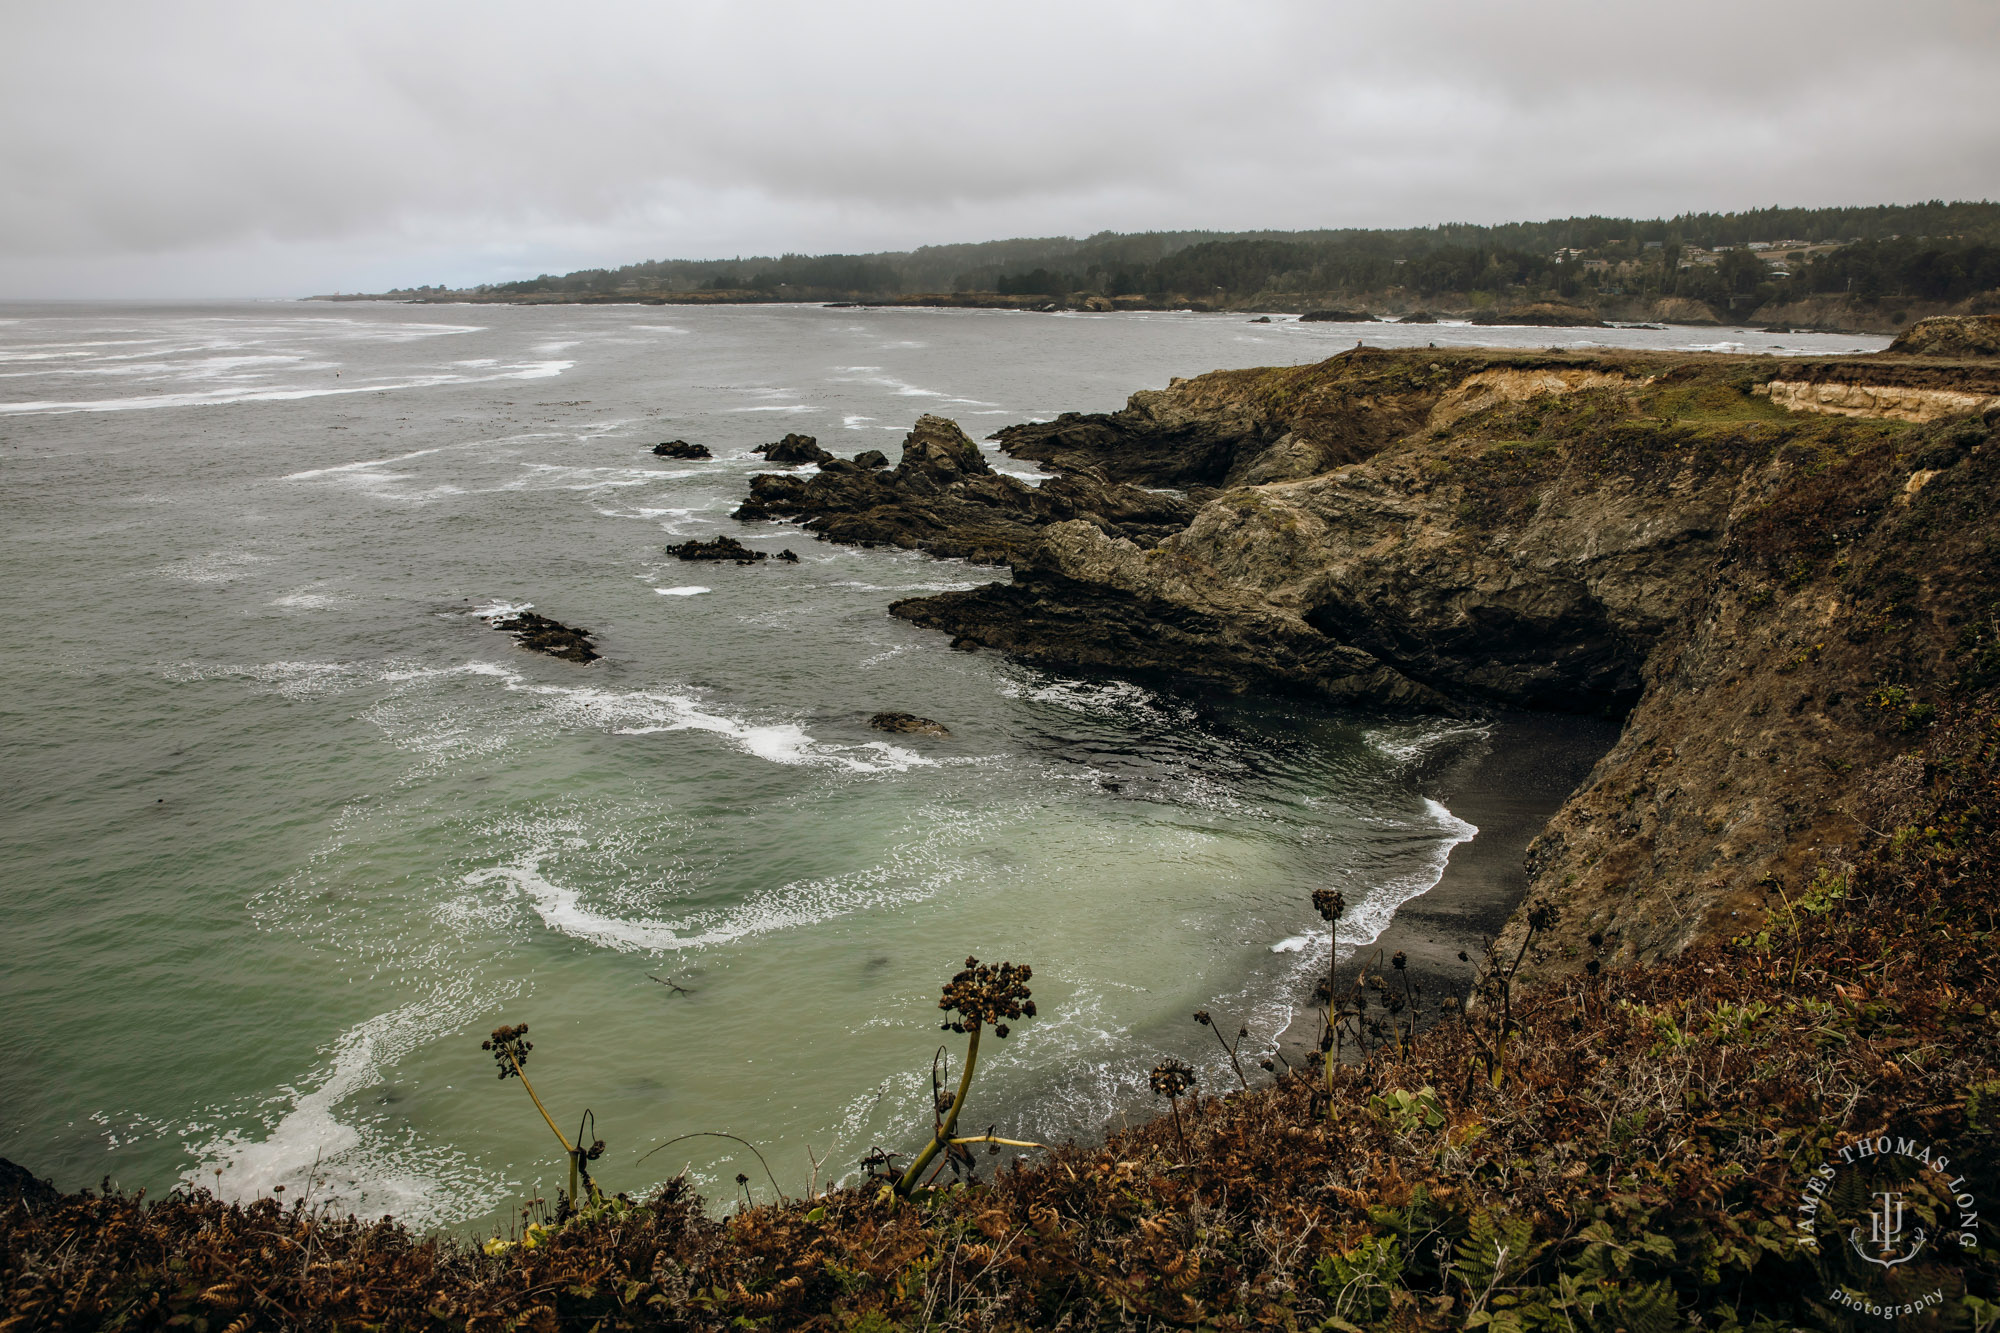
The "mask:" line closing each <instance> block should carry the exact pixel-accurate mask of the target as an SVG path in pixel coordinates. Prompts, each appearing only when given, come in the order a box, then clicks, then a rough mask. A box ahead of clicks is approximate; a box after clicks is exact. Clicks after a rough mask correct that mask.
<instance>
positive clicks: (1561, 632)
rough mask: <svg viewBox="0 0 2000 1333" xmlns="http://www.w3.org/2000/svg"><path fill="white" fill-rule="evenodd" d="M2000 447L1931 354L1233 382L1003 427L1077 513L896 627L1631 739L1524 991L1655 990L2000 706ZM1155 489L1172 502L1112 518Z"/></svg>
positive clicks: (1561, 848)
mask: <svg viewBox="0 0 2000 1333" xmlns="http://www.w3.org/2000/svg"><path fill="white" fill-rule="evenodd" d="M1996 426H2000V367H1996V366H1995V365H1994V364H1993V363H1992V362H1991V361H1977V360H1962V361H1954V360H1949V359H1941V358H1939V357H1937V356H1934V355H1933V356H1926V357H1913V356H1902V355H1893V356H1892V355H1887V354H1884V355H1879V356H1872V357H1852V358H1838V359H1832V360H1819V361H1799V360H1783V361H1780V360H1776V359H1773V358H1763V357H1731V356H1717V355H1712V354H1685V355H1673V354H1614V353H1604V354H1571V353H1551V354H1530V355H1522V354H1518V353H1501V352H1484V351H1472V352H1467V351H1462V350H1460V351H1450V352H1447V351H1442V350H1410V351H1376V350H1369V349H1357V350H1355V351H1352V352H1349V353H1343V354H1342V355H1341V356H1338V357H1335V358H1333V359H1331V360H1329V361H1326V362H1322V363H1320V364H1318V365H1313V366H1306V367H1300V368H1296V369H1279V370H1251V371H1228V372H1218V373H1215V374H1212V375H1204V376H1200V377H1197V378H1194V379H1190V380H1185V381H1178V382H1176V383H1175V384H1174V385H1172V386H1171V387H1169V388H1168V389H1166V390H1162V391H1149V392H1146V393H1141V394H1136V395H1134V396H1133V399H1132V401H1131V403H1130V404H1129V405H1128V406H1127V407H1126V408H1125V409H1124V410H1123V411H1121V412H1116V413H1108V414H1098V415H1092V416H1074V415H1073V416H1065V417H1063V418H1060V419H1059V420H1057V421H1055V422H1048V423H1038V424H1034V425H1029V426H1022V427H1014V428H1010V429H1009V430H1008V431H1005V432H1003V433H1002V436H1001V439H1002V441H1003V444H1002V447H1003V448H1004V449H1005V450H1006V451H1007V452H1008V453H1010V454H1012V455H1014V456H1016V457H1019V458H1025V459H1033V460H1037V461H1039V462H1041V463H1042V464H1043V465H1044V466H1045V467H1048V468H1051V469H1054V470H1058V471H1060V472H1062V473H1064V474H1065V476H1064V478H1063V479H1061V480H1060V481H1051V482H1050V483H1048V485H1049V486H1051V487H1056V488H1057V489H1058V491H1060V490H1061V486H1062V485H1063V484H1067V483H1069V482H1071V481H1074V480H1075V479H1083V480H1084V481H1087V482H1088V486H1087V487H1086V488H1085V489H1084V490H1082V491H1073V492H1072V493H1071V494H1072V497H1073V498H1072V499H1071V500H1067V501H1065V502H1064V503H1063V504H1061V505H1054V504H1040V505H1039V506H1034V507H1033V509H1034V512H1027V511H1023V513H1022V516H1021V525H1022V526H1023V527H1025V528H1027V529H1030V531H1029V533H1028V538H1027V540H1021V539H1020V538H1021V533H1020V531H1018V530H1017V531H1015V532H1011V533H1010V534H1009V535H1010V537H1011V538H1013V540H1010V541H1008V542H1007V543H1006V548H1005V554H1006V557H1007V560H1008V563H1009V564H1010V566H1011V568H1012V572H1013V578H1012V581H1011V582H1008V583H998V584H990V585H987V586H985V587H982V588H978V589H973V590H971V591H967V592H957V593H947V594H943V595H939V596H933V597H924V598H917V599H911V600H908V601H904V602H899V603H897V604H896V605H895V606H894V607H892V608H891V609H892V611H893V613H894V614H896V615H898V616H901V617H903V618H906V619H909V620H911V621H914V622H916V623H918V624H921V625H926V626H930V627H933V628H936V629H939V630H941V631H944V632H946V633H949V634H951V635H953V636H954V639H955V641H956V642H957V643H958V644H959V645H960V646H963V647H989V648H993V649H997V650H1001V651H1005V652H1008V653H1012V654H1016V655H1019V656H1021V657H1023V658H1026V659H1028V660H1031V661H1035V662H1038V663H1043V664H1047V665H1051V666H1083V667H1096V668H1104V669H1113V670H1118V671H1127V672H1154V673H1160V674H1163V675H1168V676H1173V677H1178V678H1182V679H1185V680H1189V681H1192V682H1196V683H1199V684H1204V685H1209V686H1219V687H1223V688H1228V689H1239V690H1240V689H1258V690H1282V691H1297V692H1300V693H1304V694H1308V695H1311V696H1315V697H1318V698H1321V699H1325V700H1328V701H1331V702H1337V703H1345V704H1353V705H1362V706H1371V707H1387V708H1404V709H1424V710H1432V711H1477V710H1478V709H1480V708H1482V707H1489V706H1492V705H1496V704H1497V705H1504V706H1509V707H1516V708H1529V709H1551V710H1562V711H1576V712H1593V713H1602V714H1606V715H1610V716H1616V717H1620V718H1622V719H1623V721H1624V726H1623V731H1622V734H1621V736H1620V739H1619V740H1618V742H1617V744H1616V745H1615V746H1614V748H1613V749H1612V750H1611V752H1610V753H1609V754H1607V755H1606V756H1605V757H1604V758H1603V760H1602V761H1601V762H1599V763H1598V765H1597V766H1596V768H1595V769H1594V771H1593V772H1592V773H1591V775H1590V777H1589V779H1588V780H1587V781H1586V782H1585V783H1584V785H1583V786H1582V787H1580V788H1579V789H1578V790H1577V791H1576V792H1575V793H1574V794H1573V795H1572V796H1571V798H1570V799H1569V801H1568V802H1567V803H1566V804H1565V805H1564V807H1563V809H1562V810H1561V812H1560V813H1559V814H1558V815H1557V816H1556V817H1555V818H1554V819H1553V820H1552V821H1550V823H1549V825H1548V827H1547V828H1546V829H1545V830H1544V831H1543V833H1542V834H1541V836H1540V837H1539V838H1538V839H1537V840H1536V841H1535V843H1534V844H1533V845H1532V847H1531V848H1530V852H1529V858H1528V871H1529V877H1530V888H1529V898H1530V900H1547V901H1550V902H1552V903H1554V904H1555V905H1556V906H1557V908H1558V911H1559V921H1558V924H1557V925H1556V926H1555V927H1554V928H1553V929H1552V930H1549V931H1545V932H1543V933H1542V934H1541V935H1540V936H1538V940H1537V948H1536V952H1535V954H1534V955H1531V959H1532V964H1531V965H1536V966H1539V967H1541V968H1543V969H1544V970H1547V971H1551V972H1553V971H1558V970H1566V969H1569V968H1575V967H1581V966H1582V965H1583V964H1584V963H1585V962H1586V961H1589V960H1591V959H1598V960H1601V961H1602V962H1604V963H1606V964H1614V963H1624V962H1631V961H1635V960H1645V959H1653V958H1658V957H1662V956H1665V955H1669V954H1673V953H1676V952H1678V951H1680V950H1682V949H1684V948H1685V947H1687V946H1688V945H1690V944H1692V943H1694V942H1696V941H1699V940H1704V939H1712V938H1716V937H1726V936H1729V935H1732V934H1736V933H1741V932H1743V931H1746V930H1750V929H1752V928H1753V927H1754V926H1755V925H1756V924H1757V923H1758V922H1760V921H1761V920H1762V919H1763V918H1764V916H1765V914H1767V913H1769V912H1772V911H1774V910H1783V905H1784V903H1785V902H1786V901H1788V897H1787V895H1789V896H1790V897H1796V896H1797V894H1798V893H1799V892H1800V891H1801V890H1802V889H1803V888H1804V886H1805V885H1806V884H1807V883H1808V882H1809V881H1810V880H1811V879H1812V878H1813V876H1814V875H1815V874H1817V873H1819V872H1820V871H1821V870H1822V869H1828V868H1831V869H1838V867H1839V866H1840V865H1842V864H1844V863H1845V862H1846V860H1848V859H1849V858H1851V857H1852V856H1854V855H1855V854H1856V853H1857V849H1858V848H1860V847H1861V846H1862V845H1863V844H1864V843H1865V842H1866V840H1867V839H1868V837H1869V836H1870V829H1871V828H1876V827H1887V825H1885V824H1882V823H1879V822H1875V821H1877V820H1879V818H1880V816H1879V815H1878V814H1877V813H1876V811H1877V807H1879V806H1880V805H1881V804H1882V803H1883V802H1884V801H1890V802H1893V800H1894V799H1895V798H1894V793H1895V792H1896V791H1897V790H1899V789H1900V788H1902V787H1907V786H1908V785H1909V784H1910V782H1911V781H1912V780H1913V779H1912V777H1911V775H1910V773H1909V772H1908V771H1907V768H1908V764H1909V762H1910V761H1909V760H1908V758H1907V756H1908V755H1909V753H1910V752H1911V751H1912V749H1913V747H1915V746H1916V745H1917V744H1918V743H1919V742H1920V741H1921V740H1922V738H1923V734H1924V732H1925V730H1926V728H1927V727H1928V725H1929V720H1930V719H1931V718H1932V717H1934V716H1935V709H1936V705H1937V702H1938V700H1939V698H1940V696H1941V695H1942V694H1943V693H1944V692H1946V691H1948V690H1950V689H1952V688H1954V687H1955V686H1959V685H1971V686H1975V687H1976V686H1979V685H1982V684H1990V683H1991V682H1992V680H1993V679H1994V678H2000V524H1996V515H1995V507H1996V500H1995V497H1996V496H2000V445H1997V444H1996V443H1995V441H1994V435H1995V431H1996ZM937 428H938V427H937V426H936V425H935V424H933V425H932V426H930V427H929V428H928V430H927V431H926V432H924V434H926V435H929V434H934V433H935V432H936V430H937ZM914 438H916V437H913V439H914ZM919 443H920V444H921V441H919ZM911 470H912V471H913V472H914V471H915V470H916V469H915V468H914V465H913V466H912V468H911ZM934 482H935V479H926V480H923V481H921V482H919V483H918V484H920V485H921V486H923V487H926V488H930V489H929V490H927V491H926V495H927V497H928V498H927V501H926V502H927V503H928V504H930V505H931V506H932V508H933V510H935V508H936V497H935V495H932V494H930V490H935V489H937V487H936V486H935V484H934ZM869 484H871V485H873V484H876V483H873V482H871V483H869ZM954 484H956V485H959V486H961V487H963V486H971V487H973V488H975V489H977V488H979V487H985V488H987V489H993V488H992V485H991V482H990V480H986V479H984V478H980V477H969V478H967V479H964V480H962V481H959V482H957V483H952V482H946V483H944V484H943V487H942V489H944V490H945V491H949V490H950V488H951V486H952V485H954ZM1133 487H1152V488H1175V489H1177V490H1178V491H1179V494H1177V495H1163V496H1160V497H1159V503H1158V504H1157V505H1155V506H1154V507H1153V508H1152V510H1151V511H1150V512H1149V513H1148V514H1147V515H1146V517H1147V519H1148V520H1150V521H1149V522H1147V523H1145V524H1144V525H1142V529H1135V530H1127V529H1125V528H1123V527H1121V525H1120V524H1119V523H1118V522H1116V521H1114V520H1112V519H1110V518H1107V517H1106V516H1105V515H1104V514H1102V513H1100V512H1097V511H1096V510H1095V509H1093V508H1092V505H1093V504H1096V505H1097V506H1098V508H1105V507H1109V506H1108V501H1107V500H1106V495H1107V493H1108V492H1111V493H1117V494H1119V495H1123V496H1125V497H1127V498H1129V497H1130V496H1131V494H1132V491H1131V490H1130V489H1129V488H1133ZM1144 493H1147V494H1150V493H1151V492H1144ZM874 498H875V499H876V500H877V501H879V502H880V504H881V505H886V506H887V507H888V509H887V511H885V512H893V511H894V509H895V506H896V504H897V501H896V498H895V496H894V495H893V494H889V493H884V494H881V495H876V496H875V497H874ZM977 498H978V497H971V499H973V500H975V501H976V500H977ZM989 512H990V511H989ZM908 544H913V545H922V546H925V547H926V549H929V544H928V543H926V542H923V541H909V542H908ZM940 549H943V550H947V551H949V550H952V549H953V544H952V543H951V542H949V541H947V542H944V543H942V544H941V547H940ZM957 549H959V550H963V549H964V548H963V546H962V545H960V546H958V548H957ZM1511 929H1518V923H1517V925H1516V926H1515V927H1513V928H1511Z"/></svg>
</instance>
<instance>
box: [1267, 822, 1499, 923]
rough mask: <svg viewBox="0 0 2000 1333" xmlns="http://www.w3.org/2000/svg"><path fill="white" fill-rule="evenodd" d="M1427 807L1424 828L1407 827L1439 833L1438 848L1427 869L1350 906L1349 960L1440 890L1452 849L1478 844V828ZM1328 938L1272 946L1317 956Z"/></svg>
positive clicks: (1390, 883) (1402, 877)
mask: <svg viewBox="0 0 2000 1333" xmlns="http://www.w3.org/2000/svg"><path fill="white" fill-rule="evenodd" d="M1423 804H1424V814H1425V815H1426V816H1427V819H1426V820H1425V822H1424V823H1423V824H1420V825H1410V824H1407V823H1405V824H1403V825H1402V827H1404V828H1405V829H1408V830H1409V831H1410V832H1412V833H1415V834H1420V835H1429V834H1434V835H1435V836H1436V838H1437V843H1436V845H1435V846H1434V847H1433V849H1432V850H1431V853H1430V855H1429V856H1428V857H1427V858H1426V859H1425V861H1424V862H1423V864H1421V865H1419V866H1417V867H1416V868H1415V869H1413V870H1410V871H1408V872H1406V873H1404V874H1401V875H1397V876H1395V877H1394V878H1392V879H1389V880H1385V881H1384V882H1382V883H1380V884H1376V885H1373V886H1371V887H1370V888H1369V889H1368V891H1367V892H1366V893H1365V894H1364V895H1361V897H1360V900H1359V901H1358V902H1352V903H1350V904H1349V906H1348V909H1347V914H1346V915H1345V916H1343V917H1341V919H1340V945H1341V950H1342V956H1343V957H1346V956H1349V955H1352V954H1353V952H1354V951H1355V950H1356V949H1362V948H1366V947H1367V946H1368V945H1370V944H1373V943H1374V942H1375V941H1376V940H1377V939H1379V938H1381V935H1382V932H1383V931H1385V930H1387V929H1388V928H1389V923H1390V921H1392V920H1394V919H1395V916H1396V911H1397V909H1398V908H1400V907H1402V906H1403V904H1404V903H1407V902H1409V901H1411V900H1412V899H1414V898H1420V897H1422V896H1423V895H1424V894H1426V893H1429V892H1430V891H1431V890H1432V889H1434V888H1436V887H1437V886H1438V882H1439V881H1440V880H1442V879H1443V878H1444V870H1445V863H1446V862H1447V861H1448V860H1450V858H1451V849H1452V848H1454V847H1456V846H1458V845H1459V844H1460V843H1462V842H1470V841H1472V839H1473V838H1474V837H1476V836H1477V835H1478V833H1479V827H1478V825H1476V824H1471V823H1468V822H1467V821H1465V820H1463V819H1460V818H1459V817H1458V816H1457V815H1455V814H1453V813H1452V812H1451V811H1450V810H1448V809H1446V808H1445V807H1444V806H1443V805H1441V804H1439V803H1438V802H1437V801H1434V800H1431V799H1430V798H1429V797H1424V798H1423ZM1327 939H1328V936H1327V934H1326V932H1324V931H1312V932H1310V933H1308V934H1304V935H1287V936H1286V937H1285V938H1283V939H1281V940H1279V941H1278V942H1277V943H1275V944H1273V945H1271V946H1270V947H1271V952H1272V953H1304V952H1306V951H1307V950H1308V949H1309V948H1310V949H1313V950H1314V951H1317V949H1318V948H1319V947H1322V946H1324V945H1325V944H1326V942H1327Z"/></svg>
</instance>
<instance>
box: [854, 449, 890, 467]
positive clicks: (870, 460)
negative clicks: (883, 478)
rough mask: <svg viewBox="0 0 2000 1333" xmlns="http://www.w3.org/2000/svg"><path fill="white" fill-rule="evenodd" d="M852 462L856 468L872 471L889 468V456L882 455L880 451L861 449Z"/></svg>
mask: <svg viewBox="0 0 2000 1333" xmlns="http://www.w3.org/2000/svg"><path fill="white" fill-rule="evenodd" d="M854 461H855V464H856V465H857V466H860V467H865V468H869V469H871V470H872V469H874V468H881V467H887V466H889V455H887V454H885V453H883V452H882V451H881V450H880V449H863V450H862V451H861V452H860V453H858V454H856V455H854Z"/></svg>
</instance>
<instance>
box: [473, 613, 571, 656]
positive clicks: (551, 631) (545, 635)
mask: <svg viewBox="0 0 2000 1333" xmlns="http://www.w3.org/2000/svg"><path fill="white" fill-rule="evenodd" d="M488 623H490V624H491V625H492V626H493V628H494V629H497V630H501V631H503V632H505V633H508V634H511V635H513V636H514V639H515V642H517V643H519V644H520V645H521V646H522V647H523V648H531V649H533V650H534V651H536V652H538V653H547V654H548V655H549V656H550V657H560V658H561V659H562V660H563V661H565V662H595V661H596V660H597V657H598V653H597V650H596V649H595V648H594V647H592V646H591V642H590V631H589V630H587V629H578V628H577V627H576V626H574V625H565V624H563V623H562V622H561V621H557V620H550V619H549V618H548V617H547V616H538V615H536V614H535V613H534V612H533V611H513V612H509V613H507V614H505V615H499V616H494V617H493V618H492V620H491V621H489V622H488Z"/></svg>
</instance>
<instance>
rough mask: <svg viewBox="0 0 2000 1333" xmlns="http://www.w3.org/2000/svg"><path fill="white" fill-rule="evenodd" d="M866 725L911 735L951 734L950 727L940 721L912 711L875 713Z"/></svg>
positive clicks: (946, 735)
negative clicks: (919, 715) (920, 715)
mask: <svg viewBox="0 0 2000 1333" xmlns="http://www.w3.org/2000/svg"><path fill="white" fill-rule="evenodd" d="M868 725H869V726H871V727H873V728H875V730H877V731H899V732H903V733H905V734H907V735H912V736H945V737H949V736H950V735H951V729H950V728H948V727H946V726H945V725H944V724H943V723H942V722H933V721H931V720H930V719H929V718H927V717H918V716H917V715H916V714H914V713H877V714H876V715H875V716H873V717H871V718H869V719H868Z"/></svg>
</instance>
